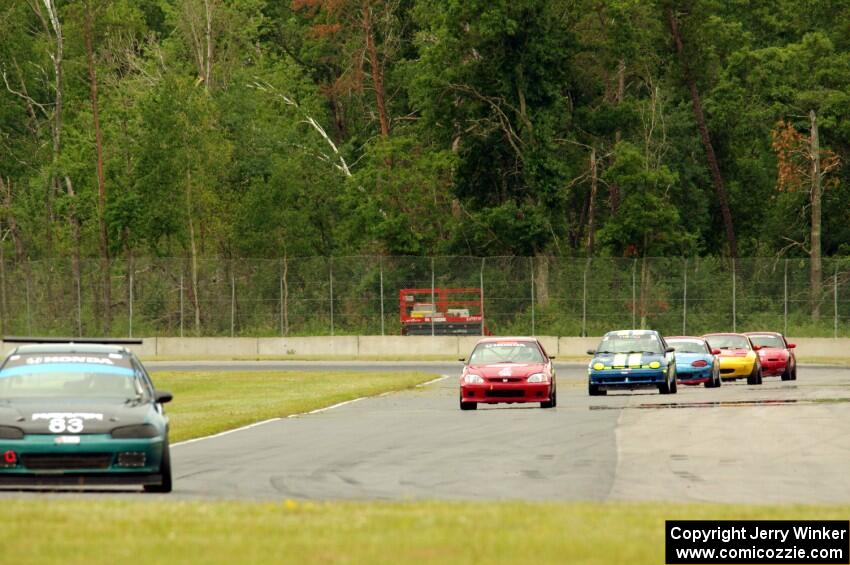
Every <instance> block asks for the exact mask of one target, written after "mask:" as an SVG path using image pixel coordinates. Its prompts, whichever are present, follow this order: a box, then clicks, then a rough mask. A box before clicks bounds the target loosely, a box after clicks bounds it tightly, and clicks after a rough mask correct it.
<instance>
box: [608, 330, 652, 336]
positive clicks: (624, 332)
mask: <svg viewBox="0 0 850 565" xmlns="http://www.w3.org/2000/svg"><path fill="white" fill-rule="evenodd" d="M605 335H661V334H659V333H658V332H657V331H656V330H614V331H610V332H607V333H606V334H605Z"/></svg>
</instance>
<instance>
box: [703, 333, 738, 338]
mask: <svg viewBox="0 0 850 565" xmlns="http://www.w3.org/2000/svg"><path fill="white" fill-rule="evenodd" d="M709 335H737V336H740V337H747V334H739V333H735V332H714V333H710V334H703V335H702V337H706V336H709Z"/></svg>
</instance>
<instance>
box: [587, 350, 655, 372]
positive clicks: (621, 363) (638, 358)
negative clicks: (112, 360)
mask: <svg viewBox="0 0 850 565" xmlns="http://www.w3.org/2000/svg"><path fill="white" fill-rule="evenodd" d="M654 361H655V362H658V363H660V364H661V365H664V364H665V363H666V361H665V359H664V355H663V354H662V353H597V354H596V355H595V356H594V357H593V359H591V360H590V366H591V367H593V366H594V365H596V364H597V363H602V364H603V365H604V366H605V367H612V368H618V369H619V368H623V367H631V368H640V367H644V366H646V365H649V364H650V363H652V362H654Z"/></svg>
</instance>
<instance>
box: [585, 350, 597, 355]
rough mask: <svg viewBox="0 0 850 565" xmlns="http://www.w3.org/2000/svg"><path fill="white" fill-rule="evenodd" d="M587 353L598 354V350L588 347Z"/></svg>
mask: <svg viewBox="0 0 850 565" xmlns="http://www.w3.org/2000/svg"><path fill="white" fill-rule="evenodd" d="M587 354H588V355H596V350H595V349H588V350H587Z"/></svg>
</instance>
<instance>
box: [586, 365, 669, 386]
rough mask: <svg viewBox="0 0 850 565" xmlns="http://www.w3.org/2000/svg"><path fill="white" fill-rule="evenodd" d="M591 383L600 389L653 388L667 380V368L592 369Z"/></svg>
mask: <svg viewBox="0 0 850 565" xmlns="http://www.w3.org/2000/svg"><path fill="white" fill-rule="evenodd" d="M589 378H590V384H592V385H595V386H598V387H599V388H600V390H607V389H611V388H625V389H636V388H653V387H657V386H660V385H662V384H664V383H665V382H666V381H667V369H666V368H661V369H604V370H601V371H597V370H591V371H590V373H589Z"/></svg>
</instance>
